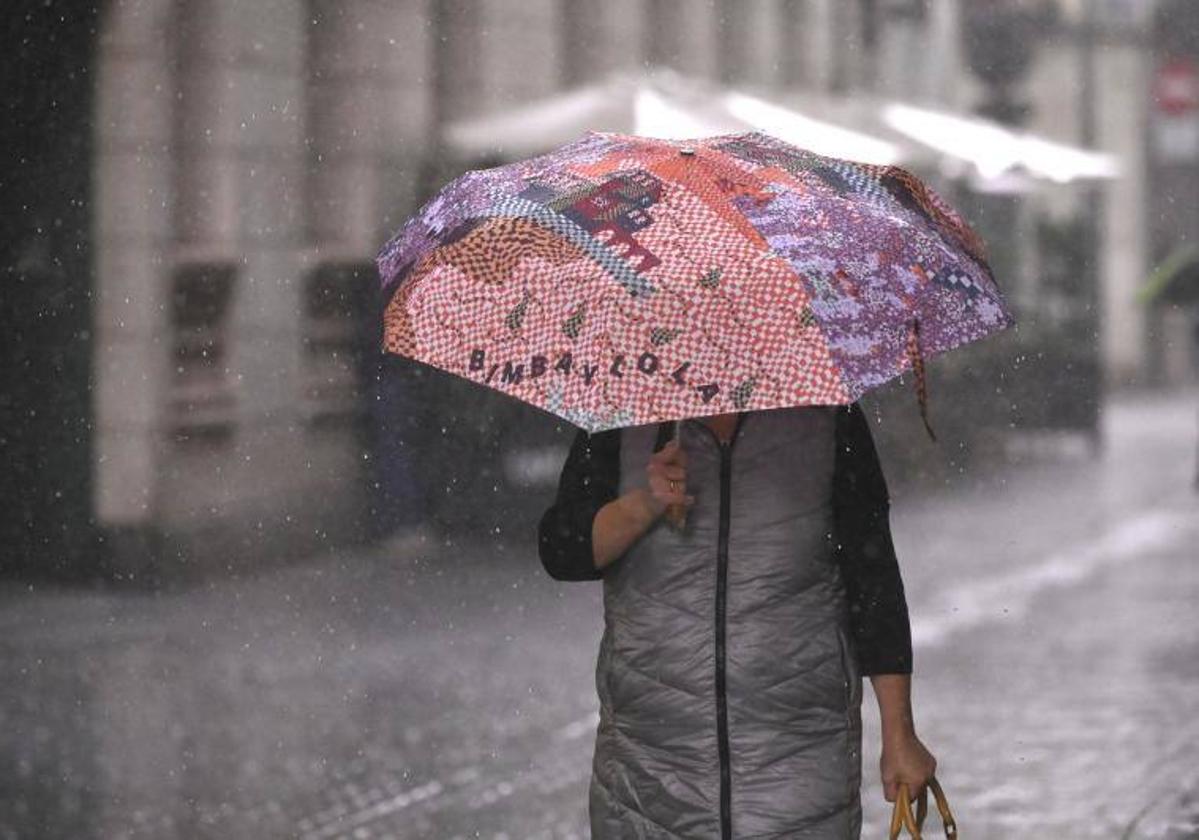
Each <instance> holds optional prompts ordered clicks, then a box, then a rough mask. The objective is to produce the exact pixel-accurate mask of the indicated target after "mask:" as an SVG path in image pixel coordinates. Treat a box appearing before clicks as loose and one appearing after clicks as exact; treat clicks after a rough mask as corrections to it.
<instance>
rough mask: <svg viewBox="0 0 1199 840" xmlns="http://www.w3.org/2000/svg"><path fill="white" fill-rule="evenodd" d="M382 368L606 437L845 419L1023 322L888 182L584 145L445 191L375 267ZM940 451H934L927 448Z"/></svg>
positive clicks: (926, 208)
mask: <svg viewBox="0 0 1199 840" xmlns="http://www.w3.org/2000/svg"><path fill="white" fill-rule="evenodd" d="M378 265H379V270H380V274H381V280H382V285H383V292H384V295H385V300H386V301H387V303H386V306H385V309H384V316H383V318H384V331H383V346H384V349H385V350H387V351H389V352H392V353H398V354H401V355H404V356H408V357H411V358H413V359H416V360H418V361H421V362H424V363H427V364H430V365H433V366H435V367H438V368H440V369H442V370H445V371H449V372H450V373H454V374H457V375H459V376H462V377H465V378H467V379H469V380H471V381H473V382H477V383H480V384H483V385H486V386H489V387H491V388H494V389H497V390H499V391H502V392H504V393H506V394H510V395H511V396H514V397H516V398H518V399H521V400H524V401H525V402H528V403H530V404H532V405H535V406H537V407H539V408H542V409H544V410H546V411H549V412H552V413H553V414H555V415H557V416H559V417H562V418H564V419H565V420H568V421H570V422H571V423H573V424H575V425H577V426H579V427H581V428H583V429H586V430H587V431H589V432H596V431H600V430H603V429H612V428H618V427H623V426H634V425H640V424H643V423H651V422H661V421H668V420H681V419H686V418H691V417H699V416H706V415H713V414H722V413H728V412H734V411H745V410H758V409H770V408H781V407H786V406H797V405H828V404H848V403H851V402H853V401H854V400H856V399H857V398H858V397H859V396H860V395H861V394H862V393H863V392H865V391H866V390H867V389H869V388H871V387H874V386H877V385H880V384H882V383H885V382H887V381H889V380H891V379H892V378H894V377H896V376H898V375H899V374H901V373H903V372H904V371H905V370H909V369H911V370H912V371H913V373H914V374H915V378H916V386H917V395H918V397H919V400H920V411H921V416H922V417H923V418H924V422H925V426H926V428H928V431H929V434H930V435H932V429H931V427H929V424H928V419H927V410H926V394H925V387H924V371H923V359H924V358H925V357H928V356H931V355H934V354H937V353H941V352H944V351H946V350H950V349H952V348H954V347H958V346H960V345H962V344H965V343H967V342H970V341H974V340H977V339H980V338H982V337H984V336H986V335H988V334H990V333H992V332H995V331H997V330H1001V329H1004V328H1006V327H1008V326H1011V325H1012V324H1014V323H1015V320H1014V318H1013V316H1012V315H1011V314H1009V312H1008V310H1007V308H1006V306H1005V303H1004V301H1003V299H1002V296H1001V294H1000V290H999V288H998V286H997V285H996V282H995V279H994V277H993V276H992V273H991V270H990V268H989V266H988V265H987V261H986V255H985V253H984V247H983V244H982V242H981V241H980V239H979V238H978V236H977V235H976V234H975V232H974V231H973V230H972V229H971V228H970V227H969V225H967V224H966V223H965V222H964V221H963V220H962V219H961V218H960V217H959V216H958V214H957V213H956V212H955V211H954V210H953V209H951V208H950V207H949V206H948V205H947V204H946V203H945V202H944V201H943V200H942V199H941V198H940V197H939V196H937V195H936V194H935V193H934V192H933V191H932V190H931V189H929V188H928V187H927V186H925V185H924V184H923V183H922V182H921V181H920V180H919V179H918V178H916V177H915V176H914V175H913V174H911V173H910V172H908V171H907V170H904V169H902V168H899V167H897V166H884V165H871V164H864V163H855V162H853V161H849V160H842V159H839V158H834V157H828V156H824V155H818V154H816V153H814V152H811V151H809V150H806V149H803V148H799V147H797V146H794V145H791V144H789V143H786V142H784V141H782V140H779V139H777V138H775V137H772V136H770V135H768V134H764V133H762V132H757V131H751V132H746V133H740V134H722V135H717V136H711V137H703V138H694V139H690V140H666V139H654V138H648V137H640V136H634V135H624V134H615V133H609V132H595V131H589V132H587V133H586V134H584V135H583V136H582V137H580V138H578V139H577V140H575V141H573V142H571V143H568V144H566V145H564V146H561V147H559V148H558V149H556V150H554V151H552V152H550V153H547V154H544V155H540V156H537V157H533V158H528V159H526V160H522V161H518V162H516V163H512V164H508V165H504V166H497V167H494V168H491V169H483V170H471V171H469V172H466V173H465V174H463V175H462V176H461V177H459V178H457V179H455V180H454V181H452V182H451V183H449V184H448V185H446V186H445V187H444V188H442V189H441V191H440V192H438V194H437V195H436V196H434V197H433V198H432V199H431V200H430V201H429V202H428V203H427V204H426V205H425V206H424V207H423V208H421V210H420V212H419V213H418V214H417V215H416V216H415V217H413V218H412V219H410V220H409V221H408V222H407V223H406V224H405V225H404V227H403V228H402V229H401V230H400V231H399V232H398V233H397V234H396V236H395V237H394V238H392V239H391V240H390V241H389V242H388V243H387V244H386V245H384V247H383V248H382V250H381V251H380V253H379V255H378ZM934 439H935V438H934Z"/></svg>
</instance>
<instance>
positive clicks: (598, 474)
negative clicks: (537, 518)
mask: <svg viewBox="0 0 1199 840" xmlns="http://www.w3.org/2000/svg"><path fill="white" fill-rule="evenodd" d="M619 482H620V430H619V429H612V430H609V431H605V432H596V433H595V434H590V435H589V434H588V433H587V432H585V431H583V430H581V429H580V430H579V432H578V433H577V434H576V435H575V439H574V443H573V444H572V445H571V447H570V454H569V455H567V456H566V463H565V464H564V465H563V467H562V476H561V478H559V480H558V494H557V497H556V499H555V500H554V503H553V504H552V505H551V506H550V507H549V509H548V510H546V512H545V513H544V514H543V515H542V517H541V523H540V525H539V526H538V529H537V533H538V551H539V554H540V556H541V565H543V566H544V567H545V570H546V571H547V572H549V575H550V577H552V578H554V579H555V580H599V579H600V578H602V577H603V576H604V573H603V570H602V569H597V568H596V567H595V557H594V554H593V553H592V547H591V525H592V522H593V521H594V520H595V515H596V514H597V513H599V510H600V508H602V507H603V506H604V505H606V504H607V503H608V502H610V501H612V500H613V499H615V498H616V496H617V492H618V490H619Z"/></svg>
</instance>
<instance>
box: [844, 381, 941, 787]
mask: <svg viewBox="0 0 1199 840" xmlns="http://www.w3.org/2000/svg"><path fill="white" fill-rule="evenodd" d="M836 461H837V463H836V468H835V475H836V478H835V480H834V508H835V510H836V516H835V520H836V529H837V534H836V537H837V559H838V562H839V563H840V566H841V572H842V578H843V580H844V581H845V588H846V595H847V598H848V600H849V605H850V625H851V629H852V634H853V637H854V642H855V648H856V649H857V652H858V663H859V667H860V673H862V674H863V675H865V676H869V677H870V682H871V685H872V687H873V689H874V696H875V698H876V699H877V700H878V710H879V718H880V720H881V723H882V754H881V756H880V759H879V769H880V771H881V774H882V783H883V795H884V796H885V798H886V800H887V801H888V802H894V801H895V798H896V796H897V795H898V792H899V783H900V782H905V783H906V784H907V785H908V793H909V795H910V796H911V797H912V798H913V799H916V798H917V797H919V796H920V792H921V791H922V790H923V789H924V786H925V785H926V784H927V783H928V779H929V778H930V777H931V776H932V775H933V773H934V771H935V770H936V766H937V761H936V759H935V758H934V757H933V755H932V754H931V753H930V752H929V751H928V749H927V748H926V747H925V746H924V744H923V743H922V742H921V740H920V738H919V737H917V735H916V724H915V722H914V720H913V716H912V698H911V687H912V677H911V674H912V635H911V626H910V623H909V620H908V607H907V599H906V597H905V594H904V589H903V579H902V577H901V575H900V572H899V561H898V559H897V557H896V556H895V545H894V543H893V541H892V539H891V526H890V508H891V501H890V494H889V493H888V491H887V483H886V480H885V478H884V476H883V470H882V464H881V463H880V462H879V459H878V452H877V450H876V449H875V446H874V438H873V436H872V435H871V434H870V424H869V421H868V420H867V419H866V415H865V414H864V413H863V412H862V408H861V406H860V405H859V404H858V403H853V404H852V405H850V406H847V407H846V408H845V409H844V410H842V411H841V412H840V413H839V415H838V425H837V459H836Z"/></svg>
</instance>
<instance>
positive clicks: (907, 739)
mask: <svg viewBox="0 0 1199 840" xmlns="http://www.w3.org/2000/svg"><path fill="white" fill-rule="evenodd" d="M879 767H880V769H881V770H882V775H883V796H885V797H886V799H887V801H888V802H894V801H895V799H896V798H897V797H898V796H899V783H900V782H905V783H907V786H908V795H909V796H910V797H911V800H910V801H913V802H914V801H916V800H917V799H919V798H920V792H921V791H922V790H924V787H925V785H927V784H928V780H929V779H930V778H932V776H933V773H934V772H935V771H936V769H937V760H936V759H935V758H933V754H932V753H930V752H929V751H928V750H927V749H926V748H925V746H924V744H923V743H922V742H921V741H920V739H919V738H917V737H916V733H915V732H913V731H908V732H904V733H903V734H901V735H897V736H894V737H892V738H889V739H887V738H885V739H883V755H882V758H881V759H880V760H879Z"/></svg>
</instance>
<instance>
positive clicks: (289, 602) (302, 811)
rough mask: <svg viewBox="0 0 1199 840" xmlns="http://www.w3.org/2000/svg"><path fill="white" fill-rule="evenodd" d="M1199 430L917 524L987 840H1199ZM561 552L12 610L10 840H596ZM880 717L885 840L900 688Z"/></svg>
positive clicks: (875, 738) (1115, 448) (923, 629)
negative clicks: (1198, 460) (893, 709)
mask: <svg viewBox="0 0 1199 840" xmlns="http://www.w3.org/2000/svg"><path fill="white" fill-rule="evenodd" d="M1197 410H1199V393H1196V392H1195V391H1194V389H1192V390H1191V391H1190V392H1188V393H1183V394H1176V395H1171V396H1164V395H1161V394H1157V393H1152V392H1151V393H1138V394H1134V395H1127V396H1121V397H1119V398H1118V399H1116V400H1115V401H1114V402H1113V403H1112V404H1110V405H1109V407H1108V410H1107V411H1106V413H1105V418H1104V423H1105V436H1106V441H1107V445H1106V447H1105V448H1104V450H1103V452H1102V454H1101V455H1100V456H1099V457H1098V458H1096V459H1091V458H1090V457H1089V456H1087V455H1083V454H1070V453H1069V452H1065V453H1062V454H1057V455H1049V454H1045V455H1042V456H1040V457H1030V456H1026V457H1027V462H1026V463H1021V464H1016V465H1013V466H1011V467H1009V468H1006V469H1004V470H1002V471H997V472H995V473H993V474H990V475H985V476H976V475H970V476H963V477H961V478H960V479H958V480H955V482H954V484H953V485H952V486H946V487H944V488H943V489H938V490H936V491H934V492H927V491H925V492H922V493H920V494H919V495H918V496H913V497H911V498H907V497H896V498H894V499H893V507H892V527H893V532H894V537H895V543H896V547H897V551H898V554H899V558H900V563H901V565H902V568H903V573H904V580H905V586H906V590H907V595H908V602H909V607H910V612H911V616H912V629H913V639H914V646H915V674H914V677H913V704H914V714H915V720H916V725H917V731H918V733H919V734H920V736H921V738H922V740H923V741H924V743H925V744H926V745H927V746H928V747H929V749H930V750H931V751H932V752H933V754H934V755H935V756H936V757H937V760H938V770H937V778H938V780H939V781H940V782H941V784H942V786H943V788H944V790H945V792H946V795H947V796H948V798H949V801H950V804H951V806H952V808H953V811H954V814H955V816H956V818H957V822H958V825H959V828H960V831H961V832H962V834H963V836H965V837H966V838H968V840H989V839H990V838H1017V837H1034V836H1036V837H1056V838H1122V837H1127V838H1140V837H1144V838H1171V840H1178V839H1179V838H1194V837H1199V610H1197V609H1196V605H1197V604H1199V563H1197V562H1196V561H1197V560H1199V551H1197V549H1196V546H1197V545H1199V494H1196V493H1195V492H1194V490H1193V489H1192V479H1193V475H1194V470H1195V460H1194V459H1195V447H1196V432H1197V430H1196V412H1197ZM884 466H886V465H885V464H884ZM534 532H535V523H533V522H530V523H528V534H527V535H526V536H525V537H524V538H523V539H522V540H521V541H519V542H514V543H508V544H502V543H499V544H495V545H487V544H480V543H478V542H471V543H463V544H459V543H457V542H451V544H448V545H443V546H439V547H437V548H436V550H430V551H428V552H422V553H420V554H419V555H418V556H411V557H390V556H387V555H386V552H385V551H384V550H382V549H379V550H376V551H374V552H369V553H360V554H354V555H352V556H344V555H337V556H321V557H314V558H309V559H306V560H303V561H300V562H297V563H294V564H292V565H291V566H289V567H287V568H284V569H282V570H278V569H276V570H273V571H271V572H268V573H263V574H262V575H261V576H258V577H255V578H251V579H241V580H226V581H219V582H214V583H211V584H208V585H205V586H203V587H200V588H196V589H192V590H189V591H185V592H174V593H166V594H159V595H151V594H145V593H134V592H108V591H102V590H85V589H77V590H72V589H45V588H41V587H40V586H38V587H34V586H30V585H20V586H18V585H16V584H7V585H6V587H7V588H5V589H2V590H0V681H2V682H3V685H4V686H5V689H4V692H3V695H2V696H0V838H3V840H9V838H37V840H57V838H72V840H75V839H76V838H91V837H95V838H126V837H128V838H134V837H139V838H140V837H147V838H150V837H153V838H168V837H181V838H209V837H211V838H221V840H236V838H256V840H257V839H259V838H275V837H280V838H281V837H296V838H304V840H318V838H339V837H348V838H383V837H392V838H435V839H436V840H456V838H487V839H488V840H501V838H506V840H536V839H537V838H541V840H550V838H562V840H565V838H583V837H586V836H588V831H587V813H586V801H587V783H588V777H589V773H590V761H591V750H592V738H593V736H594V728H595V724H596V720H597V718H596V699H595V686H594V666H595V652H596V646H597V645H598V641H599V634H600V632H601V629H602V612H601V600H600V596H601V584H600V583H598V582H586V583H564V582H556V581H553V580H551V579H550V578H549V577H548V576H547V575H546V574H545V572H544V571H543V570H542V568H541V566H540V564H539V562H538V560H537V556H536V550H535V543H534ZM733 559H734V562H735V558H733ZM863 718H864V722H865V736H864V737H865V741H864V746H865V757H864V762H863V771H864V784H863V789H862V798H863V804H864V809H865V824H864V826H863V832H862V836H863V837H864V838H866V837H869V838H879V837H885V836H886V828H887V825H888V823H889V818H890V808H891V806H890V804H889V803H887V802H885V801H884V800H883V796H882V788H881V784H880V781H879V772H878V750H879V734H878V714H877V707H876V706H875V705H874V696H873V693H872V692H871V691H870V689H869V688H868V687H867V688H866V690H865V693H864V699H863ZM734 760H735V758H734ZM925 833H926V836H927V837H936V836H941V829H940V821H939V817H938V816H937V813H936V809H935V807H934V806H933V803H932V799H931V796H930V799H929V816H928V822H927V823H926V832H925Z"/></svg>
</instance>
